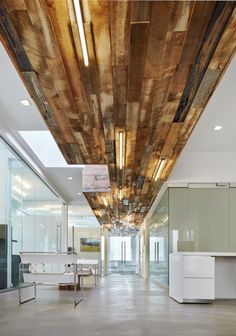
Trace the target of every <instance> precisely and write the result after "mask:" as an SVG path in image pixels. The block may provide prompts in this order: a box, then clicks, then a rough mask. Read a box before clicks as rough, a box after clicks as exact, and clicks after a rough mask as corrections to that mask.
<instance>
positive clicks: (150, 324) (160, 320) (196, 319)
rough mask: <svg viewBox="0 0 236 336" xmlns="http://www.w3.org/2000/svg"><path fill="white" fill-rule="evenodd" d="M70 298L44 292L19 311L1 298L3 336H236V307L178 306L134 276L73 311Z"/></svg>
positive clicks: (95, 292) (113, 281)
mask: <svg viewBox="0 0 236 336" xmlns="http://www.w3.org/2000/svg"><path fill="white" fill-rule="evenodd" d="M71 299H72V293H68V292H67V291H58V290H57V289H56V288H48V287H46V288H45V287H40V288H39V291H38V299H37V301H36V302H34V301H31V302H28V303H26V304H24V305H22V306H19V305H18V302H17V292H8V293H4V294H1V295H0V335H1V336H39V335H40V336H47V335H50V336H62V335H63V336H74V335H76V336H77V335H78V336H80V335H81V336H98V335H99V336H100V335H101V336H117V335H121V336H122V335H127V336H141V335H142V336H148V335H158V336H164V335H168V336H185V335H186V336H195V335H196V336H216V335H217V336H236V301H228V302H227V301H225V302H223V301H219V302H217V303H214V304H184V305H183V304H178V303H176V302H175V301H173V300H172V299H170V298H169V297H168V295H167V292H166V291H165V290H164V289H162V288H160V287H158V286H157V285H156V284H154V283H152V282H150V281H147V280H144V279H140V278H138V277H136V276H131V275H127V276H126V275H115V276H109V277H106V278H104V279H102V280H101V281H100V283H99V285H98V287H97V288H90V289H89V290H86V292H85V299H84V301H83V302H82V303H81V304H80V305H79V306H77V308H74V307H73V303H72V301H71Z"/></svg>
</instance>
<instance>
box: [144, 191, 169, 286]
mask: <svg viewBox="0 0 236 336" xmlns="http://www.w3.org/2000/svg"><path fill="white" fill-rule="evenodd" d="M168 218H169V215H168V191H166V193H165V194H164V196H163V197H162V199H161V201H160V203H159V204H158V206H157V207H156V209H155V210H154V212H153V213H152V215H151V216H150V218H149V219H148V224H149V263H150V264H149V273H150V278H151V279H152V280H154V281H157V282H161V283H163V284H168Z"/></svg>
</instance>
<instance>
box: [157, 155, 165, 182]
mask: <svg viewBox="0 0 236 336" xmlns="http://www.w3.org/2000/svg"><path fill="white" fill-rule="evenodd" d="M165 163H166V160H165V159H161V161H160V163H159V166H158V169H157V173H156V176H155V181H157V180H158V178H159V177H160V175H161V172H162V169H163V167H164V165H165Z"/></svg>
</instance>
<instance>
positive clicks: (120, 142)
mask: <svg viewBox="0 0 236 336" xmlns="http://www.w3.org/2000/svg"><path fill="white" fill-rule="evenodd" d="M119 160H120V169H122V168H123V132H122V131H120V132H119Z"/></svg>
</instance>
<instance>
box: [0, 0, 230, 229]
mask: <svg viewBox="0 0 236 336" xmlns="http://www.w3.org/2000/svg"><path fill="white" fill-rule="evenodd" d="M80 6H81V11H82V15H83V23H84V31H85V37H86V44H87V49H88V57H89V65H88V66H85V64H84V60H83V53H82V49H81V43H80V35H79V32H78V26H77V20H76V13H75V8H74V2H73V0H0V19H1V24H0V27H1V28H0V29H1V31H0V33H1V41H2V42H3V44H4V45H5V47H6V49H7V50H8V52H9V54H10V56H11V58H12V59H13V61H14V63H15V65H16V67H17V69H18V71H19V73H20V75H21V77H22V78H23V80H24V81H25V83H26V86H27V88H28V90H29V92H30V94H31V96H32V98H33V99H34V100H35V103H36V104H37V106H38V108H39V111H40V112H41V114H42V116H43V118H44V120H45V121H46V123H47V125H48V128H49V129H50V131H51V133H52V134H53V136H54V138H55V140H56V141H57V143H58V145H59V147H60V149H61V151H62V153H63V155H64V157H65V159H66V160H67V162H68V163H72V164H78V163H86V164H107V165H108V168H109V174H110V180H111V192H110V193H106V194H105V193H104V194H103V193H97V194H95V193H87V194H86V197H87V199H88V201H89V203H90V205H91V207H92V209H93V210H94V213H95V214H96V216H97V217H98V219H99V221H100V223H101V224H104V225H108V227H109V226H111V225H112V223H114V222H116V223H117V225H122V224H124V223H125V224H128V223H130V225H134V226H139V225H140V223H141V222H142V220H143V218H144V216H145V215H146V213H147V211H148V209H149V208H150V206H151V204H152V202H153V200H154V199H155V196H156V195H157V193H158V191H159V190H160V187H161V186H162V184H163V182H164V181H165V180H166V179H167V178H168V176H169V174H170V172H171V170H172V168H173V166H174V164H175V162H176V160H177V158H178V156H179V154H180V152H181V150H182V149H183V146H184V145H185V143H186V142H187V140H188V138H189V135H190V134H191V132H192V130H193V128H194V126H195V125H196V123H197V121H198V119H199V117H200V115H201V113H202V112H203V110H204V108H205V106H206V104H207V102H208V100H209V98H210V97H211V95H212V93H213V92H214V90H215V88H216V86H217V84H218V82H219V80H220V79H221V77H222V75H223V74H224V71H225V69H226V68H227V65H228V64H229V62H230V60H231V59H232V57H233V55H234V53H235V48H236V9H235V2H233V1H229V2H223V1H220V2H219V1H106V0H82V1H81V2H80ZM120 132H122V141H123V144H122V149H123V153H120V141H119V137H120ZM120 155H122V157H120ZM120 160H122V161H123V162H122V164H121V162H120ZM160 164H162V170H161V171H159V169H158V167H159V166H160ZM120 165H121V166H122V169H120Z"/></svg>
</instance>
